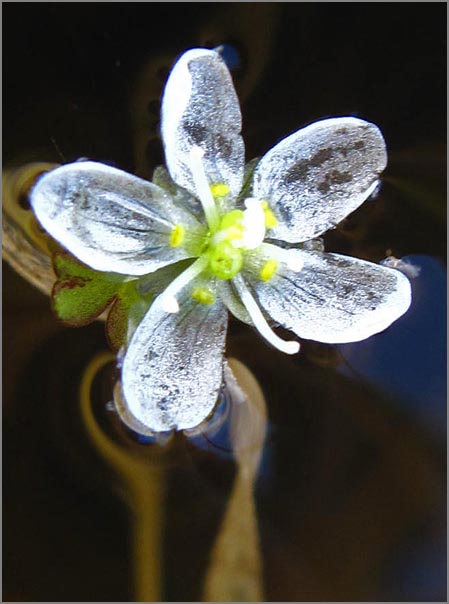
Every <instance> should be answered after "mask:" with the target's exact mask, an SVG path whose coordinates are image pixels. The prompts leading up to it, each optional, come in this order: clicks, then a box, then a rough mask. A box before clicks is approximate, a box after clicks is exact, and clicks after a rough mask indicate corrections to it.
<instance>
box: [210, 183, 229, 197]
mask: <svg viewBox="0 0 449 604" xmlns="http://www.w3.org/2000/svg"><path fill="white" fill-rule="evenodd" d="M210 191H211V193H212V195H213V197H225V196H226V195H227V194H228V193H229V187H228V185H226V184H225V183H224V182H217V183H216V184H214V185H211V186H210Z"/></svg>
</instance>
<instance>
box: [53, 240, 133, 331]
mask: <svg viewBox="0 0 449 604" xmlns="http://www.w3.org/2000/svg"><path fill="white" fill-rule="evenodd" d="M53 268H54V271H55V273H56V276H57V281H56V283H55V285H54V286H53V291H52V306H53V310H54V312H55V313H56V315H57V316H58V317H59V318H60V319H61V321H63V322H64V323H66V324H68V325H71V326H74V327H79V326H82V325H87V324H88V323H91V322H92V321H93V320H94V319H95V318H96V317H98V316H99V315H100V314H101V313H102V312H103V311H104V310H105V308H106V307H107V306H108V305H109V304H111V302H112V301H113V299H114V298H115V296H116V294H117V292H118V290H119V288H120V286H121V284H122V282H123V277H122V276H120V277H119V276H117V275H113V274H112V275H110V274H109V273H100V272H98V271H94V270H92V269H91V268H89V267H88V266H86V265H84V264H81V263H80V262H78V260H76V259H75V258H73V257H72V256H70V255H69V254H67V253H66V252H57V253H55V254H54V255H53Z"/></svg>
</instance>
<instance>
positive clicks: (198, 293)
mask: <svg viewBox="0 0 449 604" xmlns="http://www.w3.org/2000/svg"><path fill="white" fill-rule="evenodd" d="M192 298H193V299H194V300H196V301H197V302H200V304H213V303H214V302H215V294H214V292H213V291H211V290H210V289H209V288H208V287H195V289H194V290H193V292H192Z"/></svg>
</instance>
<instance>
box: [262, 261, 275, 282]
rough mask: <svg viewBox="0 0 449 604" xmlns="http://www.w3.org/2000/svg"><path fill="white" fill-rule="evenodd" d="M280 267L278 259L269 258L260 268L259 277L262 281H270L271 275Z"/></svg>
mask: <svg viewBox="0 0 449 604" xmlns="http://www.w3.org/2000/svg"><path fill="white" fill-rule="evenodd" d="M277 267H278V261H277V260H274V259H271V260H267V261H266V262H265V264H264V265H263V266H262V268H261V269H260V273H259V277H260V278H261V279H262V281H269V280H270V279H271V277H272V276H273V275H274V273H275V272H276V270H277Z"/></svg>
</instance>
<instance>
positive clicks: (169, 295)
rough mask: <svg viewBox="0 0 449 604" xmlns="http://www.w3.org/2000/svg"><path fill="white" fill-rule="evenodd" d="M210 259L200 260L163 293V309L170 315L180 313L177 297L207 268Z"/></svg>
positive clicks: (161, 302)
mask: <svg viewBox="0 0 449 604" xmlns="http://www.w3.org/2000/svg"><path fill="white" fill-rule="evenodd" d="M207 263H208V259H207V258H205V257H202V258H198V260H195V262H194V263H193V264H191V265H190V266H189V268H187V269H186V270H185V271H183V272H182V273H181V274H180V275H178V277H176V279H174V280H173V281H172V282H171V283H170V285H169V286H168V287H167V288H166V289H165V290H164V291H163V293H162V294H161V296H160V298H159V301H160V304H161V305H162V309H163V310H165V312H168V313H177V312H179V304H178V300H177V299H176V295H177V294H178V293H179V292H180V291H181V290H182V288H183V287H185V286H186V285H187V284H188V283H190V281H192V279H195V277H196V276H197V275H199V274H200V273H201V271H203V270H204V269H205V268H206V265H207Z"/></svg>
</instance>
